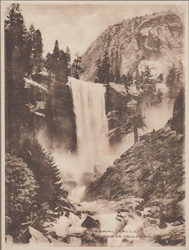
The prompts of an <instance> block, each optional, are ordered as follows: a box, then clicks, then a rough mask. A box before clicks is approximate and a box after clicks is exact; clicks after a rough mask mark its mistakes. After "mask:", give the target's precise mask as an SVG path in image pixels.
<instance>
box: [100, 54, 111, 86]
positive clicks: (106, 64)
mask: <svg viewBox="0 0 189 250" xmlns="http://www.w3.org/2000/svg"><path fill="white" fill-rule="evenodd" d="M110 67H111V65H110V58H109V56H108V52H107V51H105V52H104V55H103V60H102V83H104V84H107V85H109V82H110Z"/></svg>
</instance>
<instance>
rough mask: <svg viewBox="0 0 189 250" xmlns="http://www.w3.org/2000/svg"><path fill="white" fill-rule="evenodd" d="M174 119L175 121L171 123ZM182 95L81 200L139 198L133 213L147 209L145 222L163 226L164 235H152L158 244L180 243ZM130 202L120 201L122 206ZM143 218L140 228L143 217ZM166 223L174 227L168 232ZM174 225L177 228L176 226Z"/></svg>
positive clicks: (182, 144) (182, 211) (90, 186)
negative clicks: (160, 122)
mask: <svg viewBox="0 0 189 250" xmlns="http://www.w3.org/2000/svg"><path fill="white" fill-rule="evenodd" d="M175 121H177V122H175ZM183 123H184V95H183V90H182V91H181V92H180V93H179V95H178V97H177V99H176V101H175V105H174V111H173V118H172V119H171V120H170V121H168V123H167V124H166V125H165V126H164V127H163V128H161V129H159V130H157V131H152V132H151V133H149V134H146V135H144V136H142V137H141V140H140V141H139V142H137V143H136V144H135V145H134V146H133V147H131V148H130V149H129V150H127V151H126V152H125V153H124V154H122V155H121V157H120V158H119V159H117V160H116V161H115V162H114V165H113V166H111V167H109V168H108V169H107V171H106V172H105V173H104V174H103V175H102V176H101V177H100V178H99V179H97V180H96V181H94V182H92V183H91V184H90V185H89V187H88V189H87V190H86V192H85V194H84V196H83V200H85V201H93V200H99V199H107V200H109V201H121V200H127V199H131V198H132V197H133V198H134V200H136V199H141V201H140V202H138V204H137V205H136V206H135V212H136V213H137V214H138V213H139V215H140V216H142V217H143V215H142V214H141V213H142V211H145V209H147V208H148V209H149V211H151V212H150V215H148V216H147V217H148V218H149V223H150V224H154V226H156V227H157V228H159V229H162V228H166V229H167V233H168V236H166V237H167V238H166V237H165V236H161V235H158V234H156V238H155V240H156V241H157V242H158V243H159V244H161V245H177V244H184V220H185V219H184V217H185V211H184V198H185V167H184V166H185V165H184V139H185V135H184V130H183V126H181V125H183ZM129 206H130V205H128V204H126V203H124V209H128V207H129ZM143 219H144V228H146V226H145V223H146V222H145V221H146V217H143ZM170 226H175V227H176V228H174V229H173V230H172V231H171V229H170ZM177 226H178V227H177Z"/></svg>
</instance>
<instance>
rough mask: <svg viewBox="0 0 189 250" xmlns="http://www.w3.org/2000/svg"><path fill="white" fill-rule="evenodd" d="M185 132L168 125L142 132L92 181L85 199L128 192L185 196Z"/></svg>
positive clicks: (146, 195) (154, 196) (151, 196)
mask: <svg viewBox="0 0 189 250" xmlns="http://www.w3.org/2000/svg"><path fill="white" fill-rule="evenodd" d="M183 141H184V136H183V135H182V134H177V133H176V131H173V130H171V128H170V127H169V125H166V126H165V127H164V128H162V129H160V130H158V131H156V132H152V133H150V134H146V135H144V136H142V138H141V141H140V142H138V143H136V144H135V145H134V146H133V147H131V148H130V149H129V150H128V151H126V152H125V153H124V154H123V155H121V158H120V159H118V160H116V161H115V162H114V165H113V166H112V167H109V168H108V169H107V171H106V172H105V173H104V175H103V176H102V177H101V178H99V179H98V180H96V181H95V182H92V183H91V184H90V186H89V188H88V190H87V191H86V193H85V196H84V199H85V200H88V201H91V200H96V199H108V200H119V199H122V198H124V197H125V198H127V197H129V196H135V197H140V198H143V199H144V200H145V201H146V202H147V201H151V200H154V199H171V200H174V201H178V200H182V199H183V198H184V190H183V189H181V187H182V185H183V184H184V163H183V162H184V159H183V153H184V150H183Z"/></svg>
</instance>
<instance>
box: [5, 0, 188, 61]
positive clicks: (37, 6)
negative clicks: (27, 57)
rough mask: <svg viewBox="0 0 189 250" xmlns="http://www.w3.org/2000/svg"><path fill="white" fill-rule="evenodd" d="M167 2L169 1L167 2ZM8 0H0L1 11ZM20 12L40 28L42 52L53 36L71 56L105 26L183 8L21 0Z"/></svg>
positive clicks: (50, 48)
mask: <svg viewBox="0 0 189 250" xmlns="http://www.w3.org/2000/svg"><path fill="white" fill-rule="evenodd" d="M170 3H171V4H170ZM8 6H10V2H3V7H4V13H5V15H6V14H7V11H6V9H7V7H8ZM20 6H21V10H22V14H23V16H24V21H25V24H26V26H27V27H29V26H30V24H31V23H33V25H34V27H35V29H40V31H41V33H42V38H43V44H44V48H43V50H44V56H45V55H46V54H47V53H48V52H50V53H52V51H53V47H54V43H55V40H58V42H59V47H60V49H64V50H65V49H66V47H67V46H68V47H69V48H70V49H71V54H72V59H73V57H74V56H75V54H77V53H78V52H79V54H80V55H82V54H83V53H84V52H85V51H86V49H87V48H88V47H89V46H90V44H91V43H92V42H93V41H94V40H95V39H96V38H97V37H98V36H99V35H100V34H101V33H102V32H103V31H104V30H105V29H107V28H108V26H110V25H113V24H116V23H118V22H121V21H122V20H123V19H130V18H133V17H136V16H143V15H146V14H152V13H153V12H160V11H167V10H172V11H176V12H178V11H179V12H180V13H182V12H184V5H183V3H182V2H179V3H178V1H177V2H174V1H172V2H165V1H163V2H159V3H158V4H157V3H155V2H134V1H132V2H126V1H125V2H117V1H115V2H105V1H104V2H103V1H101V2H100V1H99V2H95V1H93V2H89V1H85V2H81V1H78V2H71V1H59V2H55V1H51V2H48V1H43V2H42V1H33V2H31V1H22V2H20Z"/></svg>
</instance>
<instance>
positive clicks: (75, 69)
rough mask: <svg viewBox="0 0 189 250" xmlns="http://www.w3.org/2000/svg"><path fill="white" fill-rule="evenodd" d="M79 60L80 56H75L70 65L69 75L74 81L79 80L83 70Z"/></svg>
mask: <svg viewBox="0 0 189 250" xmlns="http://www.w3.org/2000/svg"><path fill="white" fill-rule="evenodd" d="M81 60H82V58H81V56H79V55H76V58H75V59H74V62H73V64H72V68H71V72H72V73H71V74H72V76H73V77H75V78H76V79H79V76H80V74H81V73H83V68H82V67H81Z"/></svg>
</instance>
